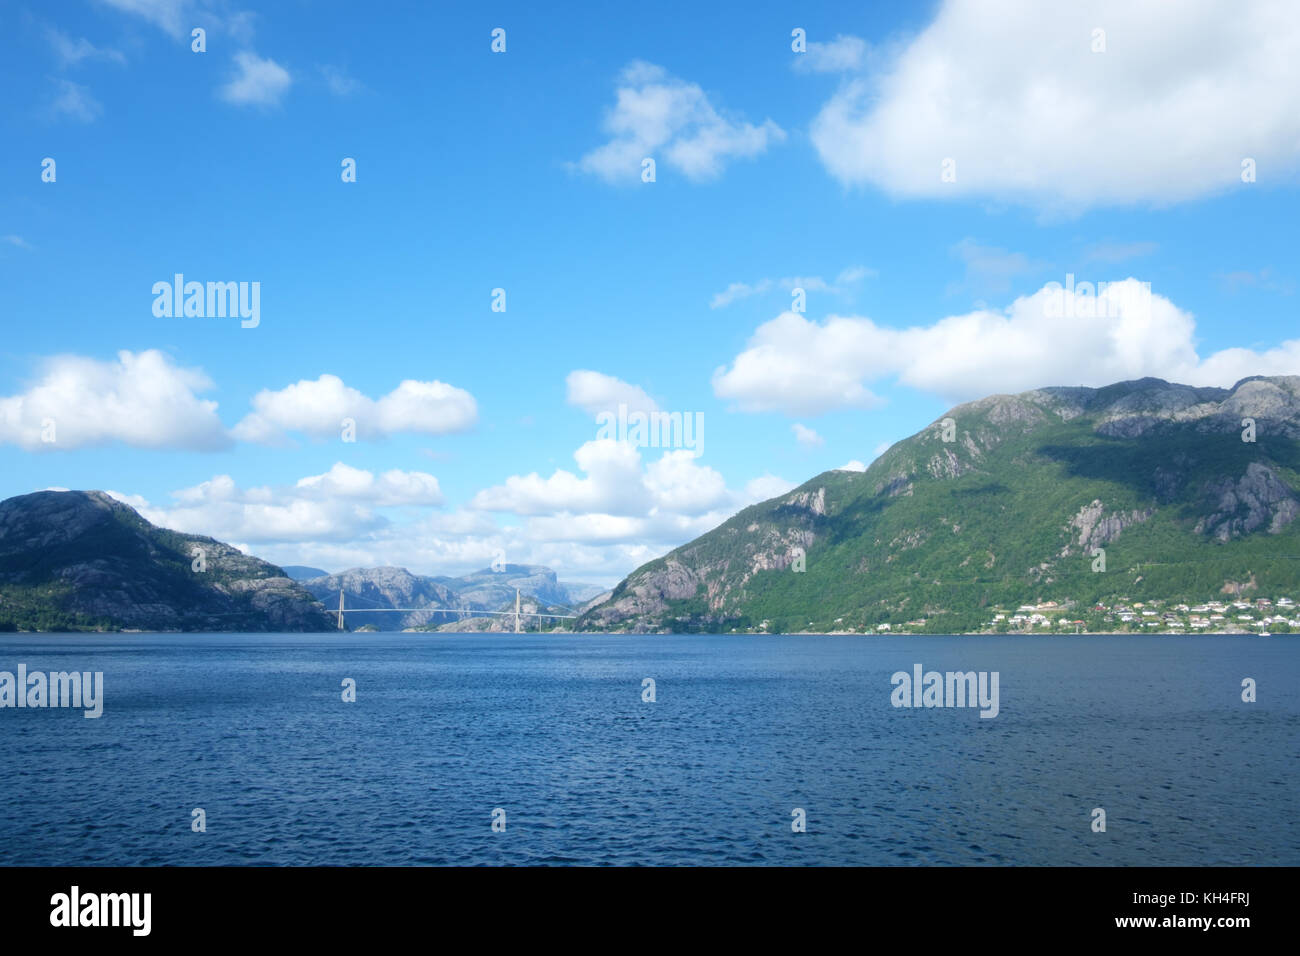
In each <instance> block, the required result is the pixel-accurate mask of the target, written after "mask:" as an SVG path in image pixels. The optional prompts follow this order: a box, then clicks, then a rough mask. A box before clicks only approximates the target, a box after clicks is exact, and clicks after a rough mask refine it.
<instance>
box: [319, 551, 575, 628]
mask: <svg viewBox="0 0 1300 956" xmlns="http://www.w3.org/2000/svg"><path fill="white" fill-rule="evenodd" d="M303 587H305V588H306V589H307V590H308V591H310V592H311V593H312V594H313V595H314V596H315V597H317V598H318V599H319V600H320V601H321V602H322V603H323V604H324V605H325V606H326V607H327V608H329V607H333V608H337V607H338V598H339V590H340V589H342V591H343V601H344V608H345V609H346V608H355V609H363V608H364V609H377V608H416V609H417V610H415V611H409V612H406V613H401V612H397V611H393V612H391V613H389V612H383V613H375V614H371V613H361V614H357V615H356V617H355V618H350V619H349V620H348V624H349V626H350V627H361V626H365V625H370V626H373V627H374V628H375V629H377V630H381V631H401V630H405V629H407V628H425V627H443V626H444V625H448V624H450V625H455V624H456V622H458V621H461V620H470V619H471V618H470V617H469V616H468V615H463V614H438V613H433V612H434V610H435V609H454V610H459V611H500V610H507V609H508V610H513V609H514V606H515V590H516V589H518V590H519V592H520V594H522V595H523V596H524V597H525V598H529V599H531V600H532V601H533V603H535V604H540V605H541V606H543V607H544V608H557V607H558V608H560V610H556V611H554V613H560V614H564V613H570V612H569V611H568V610H567V608H570V607H575V606H576V605H579V604H581V603H582V602H583V601H584V600H585V599H587V598H590V597H592V596H593V595H595V594H598V593H600V591H601V589H600V588H599V587H597V586H596V585H584V584H566V583H564V582H561V581H559V580H557V578H556V574H555V572H554V571H552V570H551V569H550V568H547V567H542V566H541V565H536V564H505V565H502V566H501V567H500V569H492V568H484V569H483V570H482V571H474V572H472V573H470V574H466V575H463V576H462V577H458V578H452V577H427V576H423V575H418V574H412V573H411V572H410V571H408V570H406V569H405V568H395V567H385V568H353V569H352V570H350V571H344V572H342V573H341V574H329V575H324V576H322V577H317V578H311V579H309V580H306V581H304V582H303ZM425 608H427V609H428V610H424V609H425ZM548 613H550V612H548ZM513 627H514V621H513V620H511V622H510V628H509V629H513ZM444 629H445V628H444ZM476 629H480V630H481V629H484V628H483V626H478V627H477V628H476Z"/></svg>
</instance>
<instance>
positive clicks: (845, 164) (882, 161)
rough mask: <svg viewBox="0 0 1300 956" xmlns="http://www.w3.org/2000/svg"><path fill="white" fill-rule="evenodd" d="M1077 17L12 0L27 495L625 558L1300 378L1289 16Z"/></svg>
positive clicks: (8, 328) (6, 239) (460, 560)
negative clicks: (761, 503)
mask: <svg viewBox="0 0 1300 956" xmlns="http://www.w3.org/2000/svg"><path fill="white" fill-rule="evenodd" d="M1049 6H1051V5H1042V4H1014V3H1004V2H996V0H988V2H984V3H979V4H975V3H969V2H950V3H938V4H879V3H873V4H869V5H868V4H843V5H841V4H817V5H811V6H809V7H807V8H805V9H799V8H797V7H793V8H792V7H791V6H790V5H785V4H782V5H777V4H754V3H745V4H718V5H708V9H703V10H702V9H700V8H699V6H698V5H694V4H680V5H674V4H659V5H656V6H655V8H654V11H653V13H652V14H651V13H646V12H644V11H638V12H637V13H636V14H635V16H632V15H630V14H629V12H628V11H622V10H613V9H611V8H608V7H607V6H606V5H591V6H589V7H586V8H581V7H574V8H573V12H570V13H565V14H557V13H553V12H547V11H543V10H539V9H537V8H536V5H524V4H517V5H514V4H504V5H492V6H485V7H480V6H478V5H473V6H471V5H465V7H464V8H463V9H445V8H444V7H443V5H437V6H435V5H432V4H426V3H410V4H400V3H385V4H382V5H378V6H364V5H362V6H356V5H353V4H342V3H339V4H334V3H275V4H266V5H261V6H259V7H258V9H257V10H256V11H255V12H253V11H249V10H245V9H243V8H242V7H241V6H240V5H239V4H238V3H234V2H230V3H226V2H219V3H218V2H203V0H87V2H81V0H69V2H68V3H63V4H57V5H42V4H24V3H9V4H6V5H5V6H4V8H3V10H0V64H2V65H0V75H3V79H4V83H5V88H6V90H7V91H8V96H7V97H6V105H5V108H4V109H3V110H0V140H3V142H4V144H5V147H6V148H5V149H3V150H0V182H2V183H3V191H2V192H0V282H2V283H3V288H4V291H5V296H4V307H5V310H6V317H5V335H4V339H3V345H0V466H2V467H0V475H2V476H3V477H2V478H0V495H3V496H5V497H7V496H10V495H16V494H23V493H27V492H30V491H34V490H38V489H41V488H49V487H62V488H103V489H108V490H111V491H113V492H114V493H116V494H118V495H120V496H122V497H123V498H124V499H125V500H127V501H129V502H131V503H132V504H134V505H136V506H137V507H139V508H140V510H141V511H142V513H144V514H145V515H146V516H147V517H149V518H151V520H154V521H157V522H159V523H163V524H167V525H170V526H173V527H178V528H180V529H182V530H186V531H194V532H199V533H206V534H212V535H213V536H215V537H218V538H222V539H224V540H229V541H232V542H234V543H237V544H239V545H240V546H242V547H245V548H247V549H249V550H251V551H252V552H253V553H256V554H258V555H260V556H263V557H267V558H269V559H271V560H275V561H278V562H281V563H304V564H312V565H316V566H320V567H324V568H326V569H328V570H331V571H335V570H342V569H343V568H345V567H351V566H355V565H366V564H380V563H385V564H387V563H393V564H402V565H406V566H408V567H410V568H412V569H413V570H416V571H420V572H425V573H460V572H463V571H467V570H470V569H473V568H479V567H484V566H486V565H487V564H488V563H489V562H490V561H491V560H492V558H493V556H494V555H496V554H498V553H501V554H503V555H504V556H505V558H506V559H507V560H509V561H515V562H536V563H544V564H549V565H551V566H552V567H555V568H556V569H557V570H558V571H559V572H560V573H561V575H562V576H563V577H566V578H568V579H574V580H591V581H597V582H602V583H612V582H613V581H616V580H617V579H618V578H620V577H621V576H622V575H623V574H625V573H627V572H628V571H630V570H632V569H633V568H634V567H635V566H637V565H638V564H640V563H642V562H643V561H645V560H649V559H650V558H653V557H655V556H658V555H659V554H662V553H663V552H665V551H667V550H669V549H670V548H672V547H674V546H676V545H678V544H681V543H683V542H685V541H687V540H689V539H690V538H692V537H694V536H695V535H697V534H699V533H702V532H704V531H707V530H708V529H710V528H712V527H714V526H715V525H716V524H717V523H719V522H720V521H721V520H723V519H725V518H726V517H727V516H728V515H730V514H732V513H734V512H735V511H736V510H737V509H738V508H740V507H742V506H744V505H745V504H747V503H750V502H752V501H755V500H761V499H763V498H766V497H770V496H772V495H775V494H778V493H780V492H781V491H783V490H784V489H786V488H788V487H791V486H793V485H794V484H798V483H800V482H802V481H804V480H806V479H807V478H809V477H811V476H813V475H815V474H817V473H819V472H821V471H824V470H826V469H829V468H836V467H843V466H849V467H855V468H857V467H862V466H863V465H865V464H867V463H869V462H870V461H871V460H872V459H873V458H874V457H875V456H876V455H877V454H878V453H879V451H880V450H881V449H882V448H883V447H887V445H888V444H889V443H890V442H893V441H896V440H898V439H900V438H903V437H905V436H907V435H909V434H911V433H913V432H915V431H917V430H918V429H920V428H921V427H923V426H924V425H925V424H927V423H928V422H930V421H932V420H934V419H935V418H938V417H941V415H942V414H943V413H944V412H945V411H946V410H947V409H948V408H950V407H951V406H952V405H954V404H956V403H958V402H960V401H965V400H969V399H973V398H977V397H980V396H982V395H984V394H988V393H992V392H998V391H1019V390H1023V389H1028V388H1034V387H1040V386H1048V385H1076V384H1088V385H1101V384H1106V383H1108V382H1111V381H1116V380H1120V379H1125V378H1132V377H1137V376H1140V375H1148V374H1149V375H1157V376H1160V377H1164V378H1171V379H1175V380H1179V381H1187V382H1190V383H1193V384H1213V385H1223V386H1228V385H1231V384H1232V383H1233V382H1234V381H1236V380H1237V379H1239V378H1240V377H1243V376H1244V375H1250V374H1297V373H1300V341H1297V339H1300V336H1298V335H1297V331H1296V328H1297V326H1296V322H1295V317H1296V301H1297V297H1296V283H1297V270H1296V263H1297V261H1300V257H1297V255H1296V245H1297V244H1296V238H1295V236H1296V229H1295V222H1296V213H1297V193H1296V183H1297V179H1296V174H1297V169H1298V168H1300V82H1297V79H1300V77H1297V76H1296V75H1295V70H1296V68H1295V67H1294V65H1293V64H1294V63H1296V62H1300V27H1298V26H1297V23H1296V22H1295V21H1296V20H1297V18H1296V17H1295V16H1294V15H1293V14H1292V13H1291V12H1290V11H1289V10H1288V8H1287V5H1286V4H1274V3H1267V2H1259V3H1254V4H1250V3H1247V4H1223V5H1215V4H1208V5H1205V6H1204V7H1203V8H1197V9H1196V10H1195V11H1183V12H1181V13H1180V14H1179V16H1178V17H1177V18H1176V19H1174V18H1173V17H1172V16H1171V15H1170V14H1169V13H1168V7H1167V6H1164V5H1161V4H1150V5H1147V4H1134V3H1127V2H1126V3H1109V2H1096V3H1081V4H1077V5H1071V6H1070V7H1069V9H1068V10H1065V9H1060V10H1054V9H1048V7H1049ZM196 27H199V28H202V29H204V30H205V31H206V37H205V40H206V50H205V52H202V53H199V52H194V51H193V50H192V49H191V46H192V42H193V41H192V35H191V31H192V30H193V29H194V28H196ZM496 28H501V29H504V30H505V38H506V40H505V42H506V48H505V51H504V52H500V53H497V52H493V51H492V49H491V44H492V36H491V34H492V31H493V30H494V29H496ZM796 28H798V29H802V30H803V31H804V32H805V35H806V44H807V47H806V52H796V51H795V50H794V49H792V46H793V45H797V38H794V37H792V31H794V30H795V29H796ZM1098 30H1100V31H1102V33H1101V35H1100V37H1099V35H1098V33H1097V31H1098ZM1099 40H1100V46H1101V48H1100V49H1098V46H1099ZM47 157H48V158H52V159H53V160H54V161H55V181H54V182H46V181H43V180H42V163H43V160H44V159H46V158H47ZM647 157H648V158H653V159H654V160H655V164H656V165H655V179H654V181H653V182H643V181H642V165H641V160H642V159H643V158H647ZM344 158H352V159H354V160H355V161H356V170H357V176H356V182H346V183H345V182H343V181H342V178H341V163H342V161H343V160H344ZM946 160H951V161H952V163H951V169H952V171H953V174H952V175H950V176H949V177H948V178H946V179H945V176H944V170H945V165H944V164H945V161H946ZM1244 162H1248V164H1249V165H1250V166H1251V168H1252V170H1253V179H1251V177H1250V176H1249V175H1246V176H1243V172H1242V170H1243V163H1244ZM1246 180H1250V181H1246ZM178 272H179V273H183V274H184V275H185V276H186V278H187V279H188V280H195V281H199V282H208V281H221V282H225V281H242V282H250V283H251V282H257V283H259V288H260V317H259V318H260V321H259V322H258V324H257V326H256V327H255V328H242V327H241V323H240V321H239V320H238V319H231V318H218V317H201V318H200V317H159V316H156V315H155V314H154V310H153V306H154V295H153V293H152V292H151V290H152V288H153V286H154V284H155V283H156V282H159V281H170V280H171V278H172V276H173V275H174V274H175V273H178ZM1067 274H1072V275H1074V276H1075V279H1076V281H1078V282H1083V281H1087V282H1092V283H1097V282H1107V283H1111V282H1115V283H1121V282H1124V281H1125V280H1130V281H1129V283H1128V284H1127V285H1122V286H1121V285H1116V286H1113V287H1112V288H1111V293H1112V296H1113V297H1114V298H1115V302H1114V304H1113V306H1112V308H1111V312H1112V313H1113V314H1109V313H1108V314H1107V315H1106V316H1104V317H1096V316H1094V315H1093V314H1091V313H1088V314H1082V315H1079V316H1076V317H1073V318H1072V319H1070V320H1068V321H1065V322H1064V323H1063V324H1062V323H1061V322H1060V320H1053V319H1050V318H1047V317H1045V315H1044V310H1043V301H1044V296H1045V293H1044V292H1043V291H1042V290H1043V288H1044V286H1045V285H1046V284H1048V283H1051V282H1057V283H1065V282H1066V281H1067V280H1066V276H1067ZM795 287H798V288H802V289H803V290H804V292H805V297H806V311H803V312H798V311H791V308H792V305H793V304H794V300H793V299H792V292H791V290H792V289H793V288H795ZM1139 287H1140V288H1142V289H1149V293H1150V294H1149V295H1148V296H1146V297H1142V296H1137V297H1126V298H1124V301H1123V302H1120V301H1119V297H1118V296H1117V293H1118V292H1119V291H1124V290H1128V291H1132V290H1134V289H1138V288H1139ZM494 289H504V290H505V301H506V308H505V311H503V312H499V311H493V309H492V301H493V290H494ZM1107 301H1109V300H1107ZM1080 311H1081V312H1083V311H1085V310H1080ZM1054 321H1055V322H1057V324H1055V325H1053V324H1052V323H1053V322H1054ZM323 376H324V378H323ZM403 382H408V383H410V384H409V385H407V386H403V384H402V383H403ZM620 402H622V403H624V404H628V405H629V407H630V408H632V409H633V410H635V409H637V408H642V409H658V410H660V411H667V412H681V413H685V414H690V415H696V414H698V415H700V416H701V417H702V419H703V422H704V433H703V441H702V443H700V446H699V448H698V449H694V450H692V449H684V448H670V449H667V450H665V449H661V448H650V447H642V448H634V447H631V446H629V445H627V444H626V443H619V442H616V441H608V440H598V438H597V425H596V421H595V416H596V415H597V414H599V412H600V411H602V410H612V409H614V408H616V407H617V405H618V404H619V403H620ZM250 416H252V417H250ZM345 417H351V418H353V419H354V420H356V421H358V422H359V433H358V440H357V441H355V442H349V441H344V440H342V437H341V435H342V431H341V428H340V423H341V421H342V419H343V418H345ZM46 422H53V424H54V431H53V434H52V435H46V434H45V432H46V431H47V430H46V429H44V427H43V426H44V423H46ZM49 437H53V440H52V441H51V440H47V439H48V438H49ZM695 451H698V452H699V454H696V453H695Z"/></svg>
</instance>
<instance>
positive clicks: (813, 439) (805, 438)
mask: <svg viewBox="0 0 1300 956" xmlns="http://www.w3.org/2000/svg"><path fill="white" fill-rule="evenodd" d="M790 430H791V431H792V432H794V440H795V441H797V442H798V443H799V444H800V445H802V446H803V447H804V448H817V447H819V446H821V445H824V444H826V439H824V438H822V436H821V435H818V434H817V432H815V431H813V430H812V429H811V428H809V427H808V426H807V425H801V424H800V423H799V422H795V423H794V424H793V425H791V426H790Z"/></svg>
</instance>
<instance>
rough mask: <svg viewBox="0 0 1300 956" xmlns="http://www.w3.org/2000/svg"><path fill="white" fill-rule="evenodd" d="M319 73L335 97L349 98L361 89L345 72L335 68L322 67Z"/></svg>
mask: <svg viewBox="0 0 1300 956" xmlns="http://www.w3.org/2000/svg"><path fill="white" fill-rule="evenodd" d="M320 72H321V76H322V77H324V79H325V85H326V86H327V87H328V88H329V91H330V92H331V93H333V94H334V95H335V96H340V97H342V96H351V95H352V94H353V93H355V92H357V90H359V89H360V88H361V84H360V83H358V82H357V81H356V80H354V79H353V78H352V77H351V76H349V75H348V73H347V71H346V70H343V69H341V68H339V67H337V66H322V67H321V68H320Z"/></svg>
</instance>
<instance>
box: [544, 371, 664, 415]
mask: <svg viewBox="0 0 1300 956" xmlns="http://www.w3.org/2000/svg"><path fill="white" fill-rule="evenodd" d="M564 384H565V391H566V395H565V400H566V401H567V402H568V403H569V404H570V405H573V406H575V407H576V408H581V409H582V410H583V411H584V412H586V413H587V414H589V415H593V416H594V415H599V414H600V413H601V412H614V413H617V412H618V406H619V405H626V406H627V408H628V412H629V413H631V412H638V411H639V412H646V413H649V412H656V411H658V410H659V406H658V405H657V404H656V403H655V400H654V399H653V398H651V397H650V396H649V395H648V394H646V391H645V389H643V388H641V387H640V386H637V385H630V384H628V383H627V382H625V381H623V380H622V379H619V378H615V377H614V376H612V375H605V374H603V373H601V372H593V371H591V370H590V369H575V370H574V371H572V372H570V373H569V374H568V377H567V378H565V380H564Z"/></svg>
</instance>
